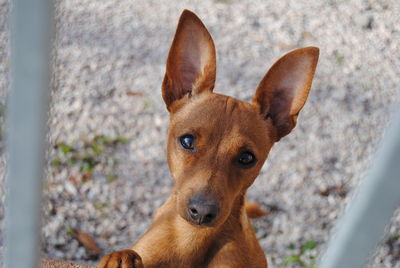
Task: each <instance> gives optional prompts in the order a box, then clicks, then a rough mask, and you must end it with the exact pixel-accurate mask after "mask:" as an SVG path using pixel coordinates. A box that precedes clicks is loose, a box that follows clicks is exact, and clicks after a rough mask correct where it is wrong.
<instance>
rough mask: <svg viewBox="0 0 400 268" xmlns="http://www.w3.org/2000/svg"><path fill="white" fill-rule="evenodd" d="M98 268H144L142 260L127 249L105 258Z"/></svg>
mask: <svg viewBox="0 0 400 268" xmlns="http://www.w3.org/2000/svg"><path fill="white" fill-rule="evenodd" d="M98 268H144V266H143V263H142V258H141V257H140V256H139V255H138V254H137V253H136V252H135V251H133V250H130V249H125V250H120V251H116V252H113V253H111V254H108V255H106V256H104V257H103V258H102V259H101V261H100V263H99V265H98Z"/></svg>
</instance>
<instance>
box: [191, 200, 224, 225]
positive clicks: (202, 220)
mask: <svg viewBox="0 0 400 268" xmlns="http://www.w3.org/2000/svg"><path fill="white" fill-rule="evenodd" d="M218 212H219V206H218V204H217V203H216V202H215V201H212V200H211V198H207V197H206V196H203V195H196V196H193V197H192V198H190V200H189V205H188V213H189V216H190V220H191V221H192V222H193V223H195V224H198V225H206V224H210V223H211V222H212V221H213V220H214V219H215V218H216V217H217V215H218Z"/></svg>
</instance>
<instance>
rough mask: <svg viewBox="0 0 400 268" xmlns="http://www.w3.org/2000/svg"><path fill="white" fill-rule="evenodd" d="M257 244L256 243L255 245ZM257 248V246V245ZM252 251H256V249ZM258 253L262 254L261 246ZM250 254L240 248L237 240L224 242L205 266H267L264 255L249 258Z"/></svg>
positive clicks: (213, 267) (217, 267) (230, 267)
mask: <svg viewBox="0 0 400 268" xmlns="http://www.w3.org/2000/svg"><path fill="white" fill-rule="evenodd" d="M256 246H257V245H256ZM258 248H259V246H258ZM247 250H248V248H247ZM254 251H256V252H257V250H256V249H254ZM253 254H254V252H253ZM259 254H262V255H264V253H263V251H262V250H261V248H259ZM251 255H252V254H248V253H247V252H246V251H245V249H244V248H242V247H241V246H240V245H239V243H237V242H230V243H227V244H225V245H224V246H223V247H222V248H221V249H220V250H219V251H218V252H217V253H216V255H215V256H214V257H213V258H212V260H211V262H210V263H209V264H208V265H207V268H223V267H226V268H228V267H229V268H241V267H253V268H258V267H259V268H267V267H268V264H267V261H266V260H265V257H264V256H261V257H256V258H249V256H251Z"/></svg>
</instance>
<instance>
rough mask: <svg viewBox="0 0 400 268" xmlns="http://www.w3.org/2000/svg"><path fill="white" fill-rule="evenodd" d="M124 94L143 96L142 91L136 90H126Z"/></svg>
mask: <svg viewBox="0 0 400 268" xmlns="http://www.w3.org/2000/svg"><path fill="white" fill-rule="evenodd" d="M126 95H128V96H138V97H141V96H143V93H142V92H137V91H128V92H126Z"/></svg>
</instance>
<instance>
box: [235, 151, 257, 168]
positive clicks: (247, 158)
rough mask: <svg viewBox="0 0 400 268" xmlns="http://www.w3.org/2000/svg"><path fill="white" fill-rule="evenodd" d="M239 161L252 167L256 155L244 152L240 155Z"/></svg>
mask: <svg viewBox="0 0 400 268" xmlns="http://www.w3.org/2000/svg"><path fill="white" fill-rule="evenodd" d="M238 162H239V164H241V165H242V166H243V167H250V166H251V165H252V164H254V163H255V162H256V157H255V156H254V154H252V153H250V152H244V153H242V154H241V155H240V156H239V159H238Z"/></svg>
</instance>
